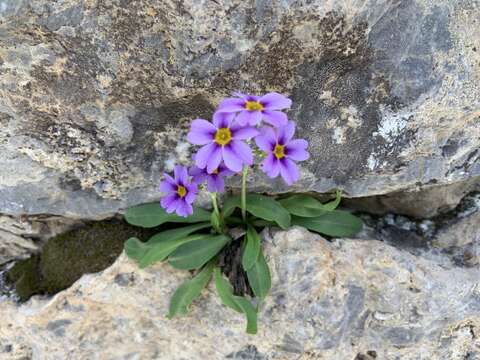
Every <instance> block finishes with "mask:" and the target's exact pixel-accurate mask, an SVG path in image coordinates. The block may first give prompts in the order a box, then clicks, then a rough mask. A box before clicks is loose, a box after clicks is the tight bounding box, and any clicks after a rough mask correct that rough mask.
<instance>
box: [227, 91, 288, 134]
mask: <svg viewBox="0 0 480 360" xmlns="http://www.w3.org/2000/svg"><path fill="white" fill-rule="evenodd" d="M234 95H236V96H238V97H237V98H227V99H225V100H223V101H222V102H221V104H220V106H219V107H218V112H222V113H238V116H237V119H236V121H237V122H238V123H239V124H240V125H242V126H245V125H250V126H256V125H258V124H259V123H260V121H261V120H262V118H263V119H264V120H265V121H266V122H268V123H269V124H271V125H273V126H275V127H279V126H285V125H287V122H288V119H287V115H285V113H283V112H281V111H278V110H282V109H289V108H290V106H292V100H290V99H289V98H287V97H286V96H283V95H281V94H279V93H276V92H271V93H268V94H266V95H263V96H261V97H260V96H254V95H245V94H239V93H236V94H234Z"/></svg>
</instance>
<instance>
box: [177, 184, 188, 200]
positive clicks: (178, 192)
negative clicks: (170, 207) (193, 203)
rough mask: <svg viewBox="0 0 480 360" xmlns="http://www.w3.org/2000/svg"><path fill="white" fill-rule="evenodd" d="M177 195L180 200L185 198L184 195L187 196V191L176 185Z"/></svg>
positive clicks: (183, 187)
mask: <svg viewBox="0 0 480 360" xmlns="http://www.w3.org/2000/svg"><path fill="white" fill-rule="evenodd" d="M177 194H178V196H180V197H181V198H183V197H185V195H187V189H185V186H182V185H177Z"/></svg>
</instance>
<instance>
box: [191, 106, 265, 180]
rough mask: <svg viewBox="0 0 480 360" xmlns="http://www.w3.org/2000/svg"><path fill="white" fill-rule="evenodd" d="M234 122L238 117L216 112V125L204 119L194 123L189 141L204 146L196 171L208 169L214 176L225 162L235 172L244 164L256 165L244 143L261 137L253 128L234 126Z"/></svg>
mask: <svg viewBox="0 0 480 360" xmlns="http://www.w3.org/2000/svg"><path fill="white" fill-rule="evenodd" d="M234 118H235V114H227V113H218V112H216V113H215V114H213V124H212V123H211V122H209V121H207V120H203V119H196V120H194V121H193V122H192V127H191V129H190V132H189V133H188V135H187V139H188V141H190V142H191V143H192V144H195V145H204V146H202V147H201V148H200V150H198V152H197V154H196V155H195V165H197V167H199V168H200V169H205V168H207V172H208V173H209V174H211V173H213V171H214V170H215V169H217V168H218V167H219V165H220V163H221V162H222V160H223V161H224V162H225V165H226V166H227V168H228V169H230V170H232V171H235V172H238V171H241V170H242V167H243V164H247V165H252V164H253V155H252V150H251V149H250V147H249V146H248V145H247V144H246V143H245V142H243V141H242V140H246V139H249V138H252V137H254V136H256V135H258V131H257V130H256V129H255V128H253V127H250V126H240V125H239V124H237V123H233V119H234Z"/></svg>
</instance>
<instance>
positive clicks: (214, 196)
mask: <svg viewBox="0 0 480 360" xmlns="http://www.w3.org/2000/svg"><path fill="white" fill-rule="evenodd" d="M210 196H211V198H212V205H213V213H214V214H215V217H216V218H217V219H218V224H216V226H215V230H216V231H217V232H218V233H221V232H222V231H221V230H222V226H223V224H222V222H223V221H222V217H221V215H220V210H218V203H217V193H215V192H213V193H210Z"/></svg>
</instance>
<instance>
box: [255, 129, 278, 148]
mask: <svg viewBox="0 0 480 360" xmlns="http://www.w3.org/2000/svg"><path fill="white" fill-rule="evenodd" d="M260 134H261V135H258V136H257V137H256V138H255V143H256V144H257V146H258V147H259V148H260V150H263V151H265V152H271V151H273V149H274V147H275V145H276V144H277V136H276V135H275V132H274V131H273V129H272V128H271V127H263V128H262V129H260Z"/></svg>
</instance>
